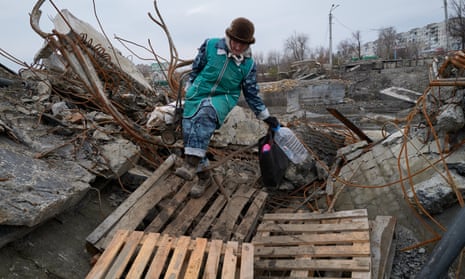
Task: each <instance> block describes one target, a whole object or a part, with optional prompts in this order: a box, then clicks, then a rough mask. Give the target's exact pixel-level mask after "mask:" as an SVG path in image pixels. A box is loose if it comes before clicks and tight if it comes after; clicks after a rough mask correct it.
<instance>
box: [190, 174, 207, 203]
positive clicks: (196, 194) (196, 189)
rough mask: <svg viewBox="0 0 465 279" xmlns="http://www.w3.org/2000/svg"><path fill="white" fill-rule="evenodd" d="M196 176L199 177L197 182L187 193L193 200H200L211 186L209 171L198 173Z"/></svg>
mask: <svg viewBox="0 0 465 279" xmlns="http://www.w3.org/2000/svg"><path fill="white" fill-rule="evenodd" d="M197 175H198V177H199V182H198V183H197V184H195V185H194V186H192V188H191V191H190V193H189V194H190V195H191V197H193V198H200V197H201V196H202V195H203V193H204V192H205V190H206V189H207V188H208V187H210V185H211V184H212V177H211V172H210V171H209V170H207V171H202V172H199V173H198V174H197Z"/></svg>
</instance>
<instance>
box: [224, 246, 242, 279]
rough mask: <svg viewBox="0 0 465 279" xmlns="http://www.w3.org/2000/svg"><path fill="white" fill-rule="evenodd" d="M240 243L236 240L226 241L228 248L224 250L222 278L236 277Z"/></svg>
mask: <svg viewBox="0 0 465 279" xmlns="http://www.w3.org/2000/svg"><path fill="white" fill-rule="evenodd" d="M238 248H239V243H237V242H236V241H228V242H227V243H226V249H225V251H224V259H223V270H222V271H221V278H231V279H234V278H235V277H236V266H237V249H238Z"/></svg>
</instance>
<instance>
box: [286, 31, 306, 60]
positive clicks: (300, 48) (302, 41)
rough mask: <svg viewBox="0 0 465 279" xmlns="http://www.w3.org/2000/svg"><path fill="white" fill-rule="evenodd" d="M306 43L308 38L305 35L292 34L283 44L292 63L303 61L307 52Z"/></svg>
mask: <svg viewBox="0 0 465 279" xmlns="http://www.w3.org/2000/svg"><path fill="white" fill-rule="evenodd" d="M308 41H309V37H308V36H307V35H306V34H297V33H296V32H294V34H293V35H292V36H290V37H289V38H288V39H286V41H285V42H284V50H285V52H286V53H288V54H289V56H290V57H291V58H292V59H293V60H294V61H300V60H304V59H305V58H306V57H307V53H308V51H309V48H308V46H307V43H308Z"/></svg>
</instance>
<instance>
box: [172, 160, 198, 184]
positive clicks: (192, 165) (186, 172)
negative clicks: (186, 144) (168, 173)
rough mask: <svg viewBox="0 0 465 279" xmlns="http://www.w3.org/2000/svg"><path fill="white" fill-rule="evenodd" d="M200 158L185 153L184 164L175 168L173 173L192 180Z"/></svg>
mask: <svg viewBox="0 0 465 279" xmlns="http://www.w3.org/2000/svg"><path fill="white" fill-rule="evenodd" d="M201 159H202V158H200V157H197V156H192V155H186V158H185V159H184V164H183V165H182V166H181V167H179V168H177V169H176V171H175V172H174V174H176V175H177V176H179V177H181V178H183V179H185V180H192V179H194V177H195V175H196V174H197V167H198V166H199V163H200V160H201Z"/></svg>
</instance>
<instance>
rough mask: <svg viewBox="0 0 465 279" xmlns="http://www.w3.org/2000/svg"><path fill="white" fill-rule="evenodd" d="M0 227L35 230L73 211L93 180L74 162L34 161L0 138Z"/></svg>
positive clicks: (27, 153)
mask: <svg viewBox="0 0 465 279" xmlns="http://www.w3.org/2000/svg"><path fill="white" fill-rule="evenodd" d="M0 146H1V148H0V177H2V178H3V179H2V181H0V185H1V187H0V193H1V196H2V199H1V200H0V224H2V225H13V226H27V227H32V226H35V225H37V224H39V223H41V222H43V221H45V220H47V219H49V218H51V217H53V216H55V215H57V214H58V213H61V212H62V211H63V210H65V209H67V208H69V207H72V206H73V205H75V204H76V203H77V202H78V201H80V200H81V199H82V197H83V196H84V195H85V194H86V192H87V191H88V190H89V188H90V184H89V183H90V182H91V181H92V180H93V179H94V176H93V175H92V174H90V173H89V172H88V171H87V170H85V169H84V168H82V167H81V166H79V165H78V164H77V163H75V162H71V161H60V162H57V163H56V164H54V162H53V161H52V160H51V161H47V162H46V161H43V160H39V159H34V156H33V154H32V153H30V152H27V151H26V150H24V147H21V146H20V145H17V144H14V143H12V142H9V141H7V140H5V139H4V138H0Z"/></svg>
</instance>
